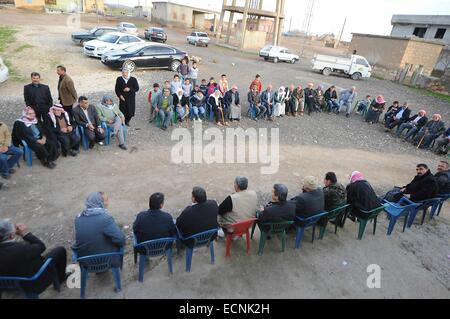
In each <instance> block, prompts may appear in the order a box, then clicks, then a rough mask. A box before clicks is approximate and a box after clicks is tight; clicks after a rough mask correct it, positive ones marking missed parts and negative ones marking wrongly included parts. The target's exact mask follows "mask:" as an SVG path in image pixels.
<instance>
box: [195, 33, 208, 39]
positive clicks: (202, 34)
mask: <svg viewBox="0 0 450 319" xmlns="http://www.w3.org/2000/svg"><path fill="white" fill-rule="evenodd" d="M197 35H198V37H200V38H207V37H208V35H207V34H206V33H197Z"/></svg>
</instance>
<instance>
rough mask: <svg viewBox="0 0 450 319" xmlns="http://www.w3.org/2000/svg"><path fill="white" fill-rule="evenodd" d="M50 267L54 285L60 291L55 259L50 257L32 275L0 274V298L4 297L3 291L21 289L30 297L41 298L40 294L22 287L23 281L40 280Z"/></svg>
mask: <svg viewBox="0 0 450 319" xmlns="http://www.w3.org/2000/svg"><path fill="white" fill-rule="evenodd" d="M49 267H50V268H51V269H52V277H53V287H54V288H55V290H57V291H58V292H59V291H60V283H59V280H58V276H57V274H56V269H55V267H54V265H53V259H52V258H48V259H47V260H46V261H45V262H44V264H43V265H42V266H41V268H40V269H39V270H38V271H37V273H36V274H34V275H33V276H32V277H14V276H0V299H1V297H2V292H3V291H20V292H22V293H23V294H24V295H25V296H26V297H27V298H28V299H39V294H37V293H34V292H27V291H25V290H24V289H23V288H22V286H21V283H29V282H33V281H36V280H38V279H39V278H40V277H41V276H42V274H43V273H44V271H45V270H46V269H47V268H49Z"/></svg>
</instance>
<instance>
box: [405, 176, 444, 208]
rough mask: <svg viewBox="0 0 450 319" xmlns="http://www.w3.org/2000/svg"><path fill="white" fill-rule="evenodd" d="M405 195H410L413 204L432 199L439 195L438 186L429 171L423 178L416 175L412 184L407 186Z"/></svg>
mask: <svg viewBox="0 0 450 319" xmlns="http://www.w3.org/2000/svg"><path fill="white" fill-rule="evenodd" d="M403 193H404V194H407V195H410V199H411V200H412V201H413V202H418V201H423V200H427V199H431V198H434V197H435V196H436V195H437V194H438V184H437V182H436V179H435V178H434V176H433V174H431V172H430V171H429V170H428V172H426V173H425V174H424V175H422V176H418V175H416V177H414V179H413V180H412V181H411V183H409V184H408V185H406V190H405V191H404V192H403Z"/></svg>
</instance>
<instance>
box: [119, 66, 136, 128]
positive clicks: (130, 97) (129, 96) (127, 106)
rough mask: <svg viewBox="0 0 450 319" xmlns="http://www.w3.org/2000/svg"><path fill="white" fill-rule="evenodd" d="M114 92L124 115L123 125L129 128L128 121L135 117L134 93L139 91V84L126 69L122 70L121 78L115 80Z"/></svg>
mask: <svg viewBox="0 0 450 319" xmlns="http://www.w3.org/2000/svg"><path fill="white" fill-rule="evenodd" d="M115 91H116V95H117V97H118V98H119V100H120V105H119V108H120V111H121V112H122V113H123V114H124V115H125V125H126V126H130V121H131V119H132V118H133V117H134V115H135V110H136V92H137V91H139V84H138V81H137V80H136V78H135V77H132V76H131V74H130V71H129V70H128V69H123V70H122V76H119V77H118V78H117V80H116V87H115Z"/></svg>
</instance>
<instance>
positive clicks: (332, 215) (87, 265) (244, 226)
mask: <svg viewBox="0 0 450 319" xmlns="http://www.w3.org/2000/svg"><path fill="white" fill-rule="evenodd" d="M449 198H450V194H443V195H440V196H439V197H437V198H434V199H429V200H426V201H423V202H418V203H414V202H412V201H410V200H409V199H407V198H406V197H403V198H401V199H400V200H399V201H398V202H397V203H392V202H388V201H384V204H383V205H382V206H380V207H378V208H376V209H373V210H371V211H362V213H363V215H360V216H359V217H358V218H357V220H358V222H359V230H358V240H361V239H362V237H363V235H364V232H365V229H366V226H367V223H368V222H370V221H372V222H373V234H374V235H375V232H376V225H377V218H378V216H379V214H380V213H382V212H383V211H384V212H386V213H387V217H388V219H389V226H388V231H387V235H388V236H389V235H391V234H392V231H393V229H394V227H395V224H396V222H397V220H398V219H399V218H401V217H404V219H405V222H404V225H403V232H404V231H405V229H406V227H408V228H410V227H411V226H412V224H413V222H414V220H415V218H416V216H417V214H418V213H419V212H420V211H422V212H423V213H422V220H421V224H423V223H424V221H425V216H426V213H427V212H428V210H430V220H431V219H433V218H434V216H435V215H437V216H439V215H440V212H441V210H442V206H443V204H444V203H445V201H447V200H448V199H449ZM349 209H350V205H344V206H341V207H338V208H336V209H334V210H332V211H330V212H322V213H320V214H317V215H314V216H311V217H308V218H301V217H296V221H298V222H299V223H298V224H296V223H295V222H294V221H286V222H281V223H264V224H259V223H256V221H257V219H256V218H252V219H249V220H246V221H242V222H239V223H236V224H233V225H230V227H231V228H232V229H233V232H232V233H227V234H226V254H225V256H226V257H230V256H231V244H232V241H233V238H235V237H243V236H244V235H245V237H246V244H247V254H250V242H251V239H253V234H254V232H255V229H256V225H258V226H259V229H260V240H259V249H258V254H259V255H262V254H263V252H264V247H265V244H266V241H267V239H268V238H270V237H272V236H279V237H280V239H281V244H282V248H281V250H282V251H283V252H284V251H285V247H286V242H287V230H288V228H290V227H291V226H293V225H294V226H295V227H296V235H295V249H299V248H300V246H301V241H302V238H303V235H304V233H305V230H306V229H308V228H312V242H314V240H315V233H316V227H317V224H318V222H319V221H320V220H323V221H324V222H323V223H321V224H320V226H319V227H320V230H319V239H323V237H324V235H325V231H326V227H327V225H328V223H329V222H333V223H334V225H335V226H334V233H335V234H336V233H337V229H338V224H339V222H340V221H342V224H344V223H345V220H346V218H347V215H348V212H349ZM257 214H258V213H257ZM362 216H364V217H362ZM250 228H251V235H250ZM217 231H218V229H217V228H215V229H211V230H208V231H205V232H202V233H199V234H195V235H193V236H190V237H188V238H183V236H182V235H181V234H180V233H179V232H178V235H177V236H176V237H170V238H161V239H157V240H150V241H146V242H143V243H137V241H136V236H134V262H135V263H137V262H138V259H139V275H138V280H139V282H143V281H144V272H145V266H146V263H147V261H149V259H150V258H154V257H159V256H166V258H167V263H168V268H169V272H170V273H173V262H172V255H173V254H172V250H173V246H174V243H175V242H176V241H177V240H183V241H188V240H190V241H192V247H188V248H186V272H190V271H191V264H192V258H193V253H194V249H198V248H201V247H204V246H209V250H210V255H211V264H214V263H215V255H214V241H213V238H214V237H215V236H216V234H217ZM123 256H124V251H123V249H122V250H121V251H119V252H113V253H107V254H99V255H92V256H85V257H78V256H77V254H76V252H73V262H75V263H79V265H80V270H81V281H80V283H81V291H80V298H85V296H86V286H87V278H88V274H89V273H102V272H106V271H109V270H111V271H112V273H113V278H114V283H115V291H116V292H118V291H120V290H121V289H122V288H121V280H120V270H121V269H122V265H123ZM114 258H116V259H117V258H118V259H119V260H120V266H119V267H114V266H113V260H114ZM51 263H52V261H51V259H48V260H47V261H46V262H45V263H44V265H43V266H42V267H41V269H40V270H39V271H38V272H37V273H36V274H35V275H34V276H33V277H30V278H22V277H0V291H1V290H21V289H22V288H21V285H20V284H21V283H22V282H31V281H34V280H36V279H38V278H39V277H40V276H41V275H42V273H43V272H44V271H45V269H46V268H47V267H49V266H51ZM54 287H55V288H57V289H59V283H58V282H57V280H54ZM25 295H26V296H27V298H38V296H37V295H36V294H32V293H25ZM0 296H1V295H0Z"/></svg>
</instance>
